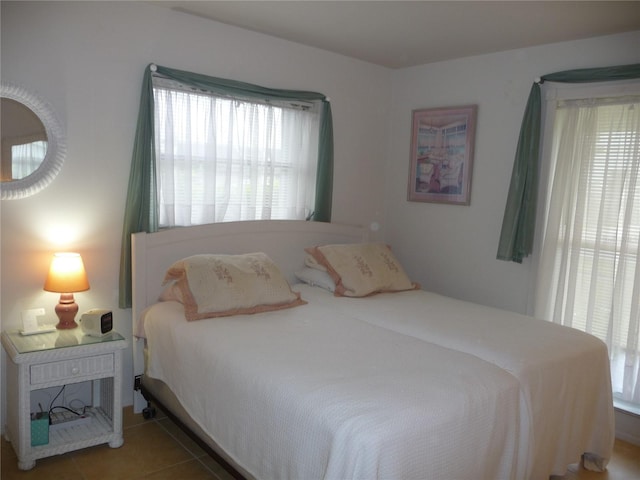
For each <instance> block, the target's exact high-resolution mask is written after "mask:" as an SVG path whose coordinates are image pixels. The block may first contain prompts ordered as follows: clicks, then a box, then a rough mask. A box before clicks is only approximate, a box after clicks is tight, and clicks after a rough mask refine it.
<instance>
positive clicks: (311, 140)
mask: <svg viewBox="0 0 640 480" xmlns="http://www.w3.org/2000/svg"><path fill="white" fill-rule="evenodd" d="M153 82H154V87H153V95H154V109H155V112H154V115H155V120H154V122H155V150H156V163H157V170H156V176H157V186H158V203H159V226H160V227H172V226H188V225H197V224H203V223H214V222H229V221H240V220H266V219H298V220H304V219H305V218H308V217H309V216H310V215H311V214H312V212H313V205H314V201H315V184H316V170H317V161H318V160H317V157H318V134H319V125H320V122H319V119H320V108H319V102H311V101H310V102H300V101H297V102H281V101H267V100H264V101H256V100H247V99H243V98H231V97H224V96H220V95H215V94H213V93H209V92H206V91H202V90H195V89H191V88H185V87H182V86H180V85H178V84H177V83H176V82H173V81H163V80H162V79H157V78H154V80H153Z"/></svg>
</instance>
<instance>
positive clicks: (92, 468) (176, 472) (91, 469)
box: [0, 407, 640, 480]
mask: <svg viewBox="0 0 640 480" xmlns="http://www.w3.org/2000/svg"><path fill="white" fill-rule="evenodd" d="M0 448H1V454H2V456H1V464H0V478H1V479H2V480H14V479H24V480H29V479H38V480H134V479H135V480H138V479H145V480H164V479H166V480H169V479H171V480H182V479H188V480H205V479H210V480H231V478H232V477H231V476H230V475H229V474H228V473H227V472H225V471H224V470H223V469H222V467H220V466H219V465H218V464H217V463H216V462H215V461H214V460H212V459H211V458H210V457H209V456H208V455H207V454H206V453H204V451H203V450H201V449H200V447H198V446H197V445H196V444H195V443H194V442H193V441H192V440H191V439H189V438H188V437H187V436H186V435H185V434H184V433H182V431H181V430H180V429H179V428H178V427H176V425H175V424H174V423H173V422H172V421H171V420H169V419H168V418H167V417H166V416H164V415H163V414H162V413H161V412H158V415H157V417H156V418H155V419H153V420H144V419H143V418H142V415H134V414H133V412H132V409H131V407H127V408H125V409H124V445H123V446H122V447H121V448H118V449H111V448H109V447H108V446H107V445H102V446H97V447H91V448H86V449H84V450H80V451H77V452H70V453H67V454H64V455H59V456H55V457H50V458H44V459H41V460H38V461H37V462H36V466H35V468H33V469H32V470H29V471H27V472H22V471H20V470H18V467H17V459H16V456H15V453H14V451H13V448H12V447H11V444H10V443H8V442H7V441H6V440H5V439H2V443H1V444H0ZM552 479H553V480H634V479H635V480H637V479H640V447H638V446H635V445H631V444H629V443H627V442H623V441H616V445H615V449H614V454H613V458H612V460H611V462H610V463H609V467H608V471H607V472H606V473H594V472H589V471H586V470H584V469H582V468H580V467H578V466H573V467H571V468H570V469H569V471H568V472H567V475H565V476H564V477H552ZM479 480H480V479H479Z"/></svg>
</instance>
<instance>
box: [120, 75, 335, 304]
mask: <svg viewBox="0 0 640 480" xmlns="http://www.w3.org/2000/svg"><path fill="white" fill-rule="evenodd" d="M153 72H156V74H157V75H160V76H162V77H164V78H168V79H171V80H175V81H177V82H180V83H182V84H184V85H188V86H191V87H195V88H202V89H205V90H207V91H209V92H212V93H214V94H220V95H224V96H239V97H242V98H255V99H272V100H275V99H278V100H292V101H295V100H298V101H301V100H302V101H304V100H306V101H313V100H320V101H322V112H321V120H320V122H321V123H320V135H319V141H318V170H317V175H316V197H315V208H314V212H313V215H312V217H313V220H315V221H320V222H330V221H331V206H332V196H333V119H332V115H331V104H330V103H329V99H328V98H327V97H326V96H325V95H323V94H321V93H316V92H307V91H301V90H275V89H271V88H266V87H261V86H259V85H252V84H250V83H243V82H238V81H235V80H227V79H224V78H216V77H209V76H207V75H201V74H198V73H191V72H185V71H182V70H176V69H172V68H167V67H161V66H159V65H154V64H150V65H149V66H148V67H147V68H146V69H145V73H144V79H143V82H142V94H141V97H140V111H139V114H138V125H137V128H136V136H135V141H134V147H133V155H132V159H131V171H130V174H129V188H128V191H127V203H126V206H125V214H124V225H123V229H122V246H121V252H120V299H119V306H120V308H129V307H131V302H132V292H131V234H132V233H136V232H143V231H144V232H155V231H157V229H158V204H157V195H156V189H157V186H156V172H155V169H156V163H155V147H154V135H153V133H154V125H153V118H154V106H153V84H152V75H153Z"/></svg>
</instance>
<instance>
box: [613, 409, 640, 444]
mask: <svg viewBox="0 0 640 480" xmlns="http://www.w3.org/2000/svg"><path fill="white" fill-rule="evenodd" d="M615 415H616V438H619V439H620V440H624V441H625V442H629V443H632V444H634V445H638V446H640V415H636V414H634V413H630V412H627V411H625V410H620V409H618V408H616V409H615Z"/></svg>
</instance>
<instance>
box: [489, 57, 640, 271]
mask: <svg viewBox="0 0 640 480" xmlns="http://www.w3.org/2000/svg"><path fill="white" fill-rule="evenodd" d="M634 78H640V64H633V65H620V66H615V67H602V68H583V69H577V70H567V71H563V72H556V73H551V74H548V75H544V76H542V77H540V81H539V82H535V83H534V84H533V86H532V87H531V91H530V93H529V100H528V101H527V106H526V108H525V112H524V117H523V119H522V125H521V127H520V136H519V138H518V147H517V148H516V155H515V160H514V162H513V171H512V173H511V184H510V186H509V195H508V197H507V204H506V206H505V210H504V218H503V220H502V231H501V232H500V242H499V244H498V255H497V258H498V259H499V260H507V261H512V262H517V263H522V260H523V259H524V258H525V257H527V256H528V255H529V254H530V253H531V252H532V250H533V239H534V232H535V221H536V206H537V192H538V171H539V161H540V128H541V109H542V101H541V93H540V84H541V83H543V82H545V81H549V82H560V83H593V82H605V81H615V80H629V79H634Z"/></svg>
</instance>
